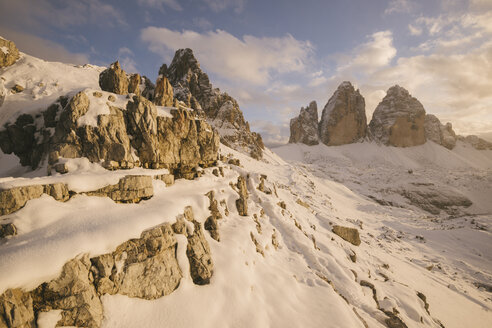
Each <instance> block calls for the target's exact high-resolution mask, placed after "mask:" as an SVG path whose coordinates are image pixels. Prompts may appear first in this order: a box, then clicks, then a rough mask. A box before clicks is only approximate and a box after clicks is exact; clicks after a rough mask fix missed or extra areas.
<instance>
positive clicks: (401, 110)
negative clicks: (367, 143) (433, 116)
mask: <svg viewBox="0 0 492 328" xmlns="http://www.w3.org/2000/svg"><path fill="white" fill-rule="evenodd" d="M424 122H425V109H424V106H422V104H421V103H420V101H418V100H417V99H416V98H414V97H412V96H411V95H410V93H409V92H408V91H407V90H405V89H404V88H402V87H400V86H398V85H395V86H393V87H391V88H389V89H388V91H387V93H386V96H385V97H384V98H383V100H382V101H381V102H380V103H379V105H378V106H377V107H376V110H375V111H374V113H373V115H372V120H371V122H370V123H369V130H370V133H371V136H372V138H373V139H374V140H376V141H378V142H380V143H382V144H384V145H388V146H395V147H410V146H417V145H422V144H424V143H425V141H426V139H425V128H424Z"/></svg>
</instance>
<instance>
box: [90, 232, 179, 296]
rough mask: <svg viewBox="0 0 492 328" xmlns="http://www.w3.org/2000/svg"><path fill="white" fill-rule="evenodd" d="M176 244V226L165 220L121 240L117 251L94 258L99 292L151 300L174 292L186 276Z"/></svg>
mask: <svg viewBox="0 0 492 328" xmlns="http://www.w3.org/2000/svg"><path fill="white" fill-rule="evenodd" d="M176 247H177V241H176V237H175V236H174V233H173V230H172V227H171V225H170V224H169V223H165V224H163V225H160V226H157V227H155V228H153V229H150V230H148V231H144V232H143V233H142V234H141V237H140V238H138V239H131V240H129V241H127V242H125V243H123V244H121V245H120V246H118V247H117V248H116V250H115V251H114V252H113V253H110V254H104V255H101V256H98V257H95V258H92V259H91V262H92V268H91V270H92V273H93V275H94V285H95V286H96V288H97V293H98V294H99V295H103V294H106V293H107V294H122V295H127V296H129V297H138V298H143V299H147V300H152V299H156V298H159V297H162V296H165V295H168V294H170V293H172V292H173V291H174V290H175V289H176V288H178V286H179V282H180V281H181V278H182V276H183V274H182V272H181V269H180V267H179V264H178V261H177V258H176Z"/></svg>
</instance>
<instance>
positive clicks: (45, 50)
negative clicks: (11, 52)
mask: <svg viewBox="0 0 492 328" xmlns="http://www.w3.org/2000/svg"><path fill="white" fill-rule="evenodd" d="M2 36H3V37H4V38H7V39H9V40H12V41H14V43H15V44H16V46H17V48H19V50H20V51H22V52H25V53H27V54H29V55H31V56H35V57H38V58H41V59H44V60H49V61H59V62H63V63H70V64H87V63H89V57H88V55H87V54H82V53H72V52H70V51H68V50H67V49H66V48H65V47H63V46H62V45H60V44H58V43H56V42H53V41H50V40H46V39H42V38H39V37H37V36H34V35H31V34H26V33H22V32H18V31H13V30H10V29H4V28H2Z"/></svg>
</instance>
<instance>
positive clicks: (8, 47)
mask: <svg viewBox="0 0 492 328" xmlns="http://www.w3.org/2000/svg"><path fill="white" fill-rule="evenodd" d="M17 59H19V50H18V49H17V47H16V46H15V43H14V42H12V41H9V40H5V39H4V38H2V37H0V68H2V67H7V66H10V65H13V64H14V63H15V62H16V61H17Z"/></svg>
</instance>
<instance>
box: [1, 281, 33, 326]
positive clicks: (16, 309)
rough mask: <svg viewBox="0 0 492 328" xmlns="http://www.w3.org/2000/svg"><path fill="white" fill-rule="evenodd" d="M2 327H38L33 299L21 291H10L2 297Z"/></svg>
mask: <svg viewBox="0 0 492 328" xmlns="http://www.w3.org/2000/svg"><path fill="white" fill-rule="evenodd" d="M0 327H2V328H3V327H5V328H10V327H12V328H13V327H15V328H31V327H36V322H35V318H34V310H33V306H32V297H31V295H30V294H29V293H26V292H24V291H22V290H20V289H17V288H16V289H8V290H6V291H5V292H4V293H3V294H2V295H0Z"/></svg>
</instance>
